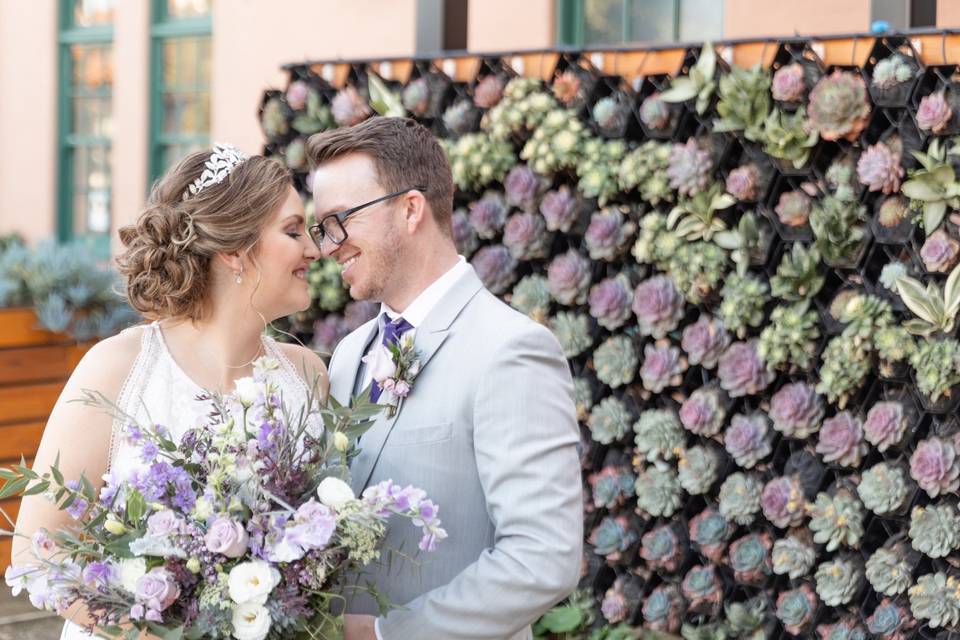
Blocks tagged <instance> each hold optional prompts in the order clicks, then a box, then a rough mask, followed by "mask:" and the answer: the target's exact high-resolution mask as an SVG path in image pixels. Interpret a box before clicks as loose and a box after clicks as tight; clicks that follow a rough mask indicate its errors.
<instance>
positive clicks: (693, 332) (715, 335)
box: [680, 314, 730, 369]
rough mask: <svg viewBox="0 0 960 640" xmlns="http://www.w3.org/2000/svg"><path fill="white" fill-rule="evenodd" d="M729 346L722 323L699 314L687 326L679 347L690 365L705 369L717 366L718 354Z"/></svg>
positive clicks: (728, 338) (728, 339) (728, 336)
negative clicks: (685, 354) (695, 319)
mask: <svg viewBox="0 0 960 640" xmlns="http://www.w3.org/2000/svg"><path fill="white" fill-rule="evenodd" d="M729 344H730V335H729V334H728V333H727V332H726V330H725V329H724V327H723V322H721V321H720V320H719V319H718V318H713V317H711V316H709V315H707V314H701V315H700V317H699V318H698V319H697V321H696V322H694V323H693V324H690V325H687V326H686V328H684V330H683V338H682V339H681V340H680V347H681V348H682V349H683V350H684V351H685V352H686V353H687V358H688V360H689V361H690V364H693V365H700V366H702V367H704V368H705V369H713V368H714V367H715V366H717V360H718V359H719V358H720V354H721V353H723V350H724V349H726V348H727V345H729Z"/></svg>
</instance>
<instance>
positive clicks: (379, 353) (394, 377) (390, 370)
mask: <svg viewBox="0 0 960 640" xmlns="http://www.w3.org/2000/svg"><path fill="white" fill-rule="evenodd" d="M362 360H363V362H364V364H366V365H367V366H368V367H370V372H371V375H372V377H373V379H374V380H376V382H377V384H378V385H380V389H381V393H389V394H390V402H389V403H388V404H387V406H388V409H387V415H388V416H389V417H391V418H392V417H393V416H394V415H396V413H397V410H398V409H399V408H400V402H401V401H402V400H403V399H404V398H406V397H407V396H408V395H410V391H411V390H412V389H413V381H414V379H415V378H416V377H417V374H418V373H420V353H419V352H418V351H417V350H416V349H415V348H414V347H413V332H408V333H407V334H406V335H405V336H403V337H401V338H400V340H399V341H398V342H394V343H391V344H389V345H387V346H384V345H382V344H381V345H377V348H376V349H374V350H373V351H371V352H370V353H368V354H367V355H365V356H363V358H362Z"/></svg>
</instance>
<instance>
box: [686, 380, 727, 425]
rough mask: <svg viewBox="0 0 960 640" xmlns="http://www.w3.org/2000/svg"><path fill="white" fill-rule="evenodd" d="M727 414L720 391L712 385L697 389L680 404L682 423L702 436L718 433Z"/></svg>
mask: <svg viewBox="0 0 960 640" xmlns="http://www.w3.org/2000/svg"><path fill="white" fill-rule="evenodd" d="M726 415H727V414H726V411H725V410H724V407H723V400H722V398H721V397H720V392H719V391H717V390H716V389H714V388H710V387H702V388H700V389H697V390H696V391H694V392H693V393H692V394H690V397H689V398H687V399H686V400H685V401H684V403H683V404H682V405H681V406H680V423H681V424H682V425H683V427H684V429H686V430H687V431H689V432H691V433H695V434H697V435H700V436H708V437H709V436H715V435H717V434H718V433H719V432H720V428H721V427H723V421H724V418H726Z"/></svg>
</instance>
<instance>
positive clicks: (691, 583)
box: [680, 564, 723, 613]
mask: <svg viewBox="0 0 960 640" xmlns="http://www.w3.org/2000/svg"><path fill="white" fill-rule="evenodd" d="M680 591H681V593H683V597H684V598H686V599H687V601H688V602H689V603H690V609H692V610H694V611H696V610H700V611H706V612H710V613H713V612H715V611H716V610H717V609H718V608H719V606H720V602H721V601H722V600H723V584H722V583H721V582H720V576H718V575H717V568H716V567H715V566H714V565H712V564H707V565H696V566H694V567H691V568H690V570H689V571H687V575H685V576H684V577H683V582H682V583H681V584H680Z"/></svg>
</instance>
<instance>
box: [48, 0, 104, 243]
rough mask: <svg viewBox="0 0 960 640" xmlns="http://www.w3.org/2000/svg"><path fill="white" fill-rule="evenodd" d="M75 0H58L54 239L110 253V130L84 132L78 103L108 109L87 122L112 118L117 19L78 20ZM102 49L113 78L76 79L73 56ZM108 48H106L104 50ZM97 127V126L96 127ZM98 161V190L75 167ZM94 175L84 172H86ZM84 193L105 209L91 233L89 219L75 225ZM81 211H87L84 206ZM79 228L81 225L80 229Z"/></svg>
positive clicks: (101, 122)
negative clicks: (95, 82) (92, 83)
mask: <svg viewBox="0 0 960 640" xmlns="http://www.w3.org/2000/svg"><path fill="white" fill-rule="evenodd" d="M74 4H75V3H74V1H73V0H60V2H59V4H58V9H59V33H58V38H57V46H58V49H59V51H58V67H59V68H58V76H59V77H58V84H59V87H58V92H57V152H58V153H57V158H58V163H57V221H56V238H57V240H58V241H59V242H71V241H79V242H83V243H86V244H88V245H89V247H90V250H91V251H92V252H93V253H94V255H96V256H98V257H102V258H106V257H108V256H109V254H110V220H111V218H110V207H111V199H112V177H111V157H110V153H111V148H112V139H111V132H109V131H103V130H98V131H86V132H81V131H78V130H77V129H76V128H75V124H76V123H77V122H80V121H81V118H83V117H84V116H83V115H82V114H80V113H79V109H77V105H78V104H81V103H82V101H86V102H88V103H98V105H99V108H100V109H101V110H102V111H101V112H100V113H99V115H103V114H104V113H105V114H106V120H105V121H104V120H99V119H97V115H98V114H96V113H94V114H92V117H91V114H90V113H88V114H87V116H86V117H88V118H91V119H90V120H89V121H88V124H92V123H93V122H94V121H95V120H96V124H97V126H98V127H102V126H103V125H104V124H106V123H108V122H109V120H110V118H111V114H112V104H111V102H112V96H113V87H112V77H113V69H112V67H113V24H112V23H111V24H93V25H80V24H77V23H76V22H75V20H74ZM97 49H100V50H101V53H100V55H101V60H100V62H101V63H102V64H108V65H109V66H110V69H109V70H108V71H107V73H109V77H110V81H109V83H106V86H104V85H103V84H101V85H99V86H97V87H95V88H89V87H86V86H83V84H82V83H75V82H74V73H75V71H76V69H75V64H74V55H75V54H80V53H81V52H93V51H95V50H97ZM104 50H105V51H106V52H107V53H106V55H104V53H103V52H104ZM95 128H96V127H95ZM94 166H98V167H99V168H100V170H101V171H102V174H103V178H102V180H103V184H101V185H100V187H99V189H97V190H96V191H94V190H92V189H91V188H90V181H89V179H88V180H87V182H86V184H83V185H81V184H79V182H78V175H77V173H76V170H77V168H78V167H81V168H83V169H90V168H91V167H94ZM90 175H91V174H88V173H85V174H84V177H87V176H90ZM80 194H82V195H83V196H84V197H85V198H86V204H87V205H93V206H99V207H102V208H105V210H106V211H105V214H106V230H104V231H100V232H93V233H91V232H89V231H87V230H86V223H87V222H89V218H88V219H86V220H85V221H84V224H83V225H82V226H81V225H77V216H78V215H79V213H80V212H79V211H77V208H76V206H77V197H78V195H80ZM83 213H85V214H86V213H88V211H87V210H86V209H84V211H83ZM78 227H80V228H78Z"/></svg>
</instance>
